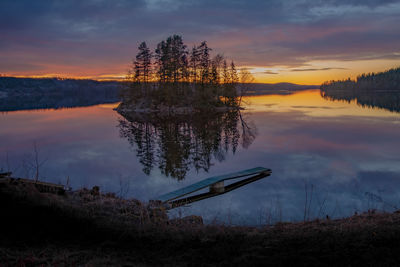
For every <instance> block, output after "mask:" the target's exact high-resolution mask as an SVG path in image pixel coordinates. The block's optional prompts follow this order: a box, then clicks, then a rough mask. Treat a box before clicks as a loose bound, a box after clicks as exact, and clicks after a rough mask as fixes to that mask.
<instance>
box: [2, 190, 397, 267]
mask: <svg viewBox="0 0 400 267" xmlns="http://www.w3.org/2000/svg"><path fill="white" fill-rule="evenodd" d="M0 207H1V211H2V216H1V220H2V221H3V227H1V228H0V234H1V239H0V266H39V265H41V266H55V265H57V266H71V265H75V266H81V265H83V266H85V265H86V266H106V265H107V266H122V265H128V266H148V265H152V266H160V265H164V266H168V265H171V266H187V265H203V266H214V265H227V266H232V265H242V266H243V265H246V266H250V265H296V266H298V265H308V266H310V265H315V266H316V265H318V266H321V265H322V266H324V265H325V266H327V265H346V266H354V265H375V266H381V265H396V264H397V263H398V262H399V261H400V246H399V245H398V244H399V241H400V213H399V212H395V213H376V212H374V211H370V212H367V213H363V214H360V215H354V216H352V217H349V218H344V219H340V220H329V219H326V220H314V221H310V222H301V223H278V224H276V225H274V226H266V227H264V228H253V227H229V226H218V225H203V224H202V221H201V218H199V217H196V216H192V217H188V218H185V219H183V220H177V219H175V220H168V218H167V217H166V214H165V211H163V210H162V208H154V207H152V208H149V206H148V205H145V204H143V203H141V202H139V201H137V200H124V199H120V198H117V197H115V196H114V195H112V194H101V193H100V192H99V191H98V190H97V189H96V188H94V189H92V190H87V189H82V190H80V191H77V192H74V193H73V194H70V195H65V196H57V195H52V194H43V193H39V192H37V190H35V188H32V187H27V186H21V185H15V186H9V185H2V186H0Z"/></svg>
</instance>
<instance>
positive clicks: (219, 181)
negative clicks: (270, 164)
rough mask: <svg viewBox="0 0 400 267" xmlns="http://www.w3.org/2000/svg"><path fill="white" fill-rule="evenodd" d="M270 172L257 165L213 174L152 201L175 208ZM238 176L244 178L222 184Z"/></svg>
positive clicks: (225, 191)
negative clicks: (206, 190) (203, 190)
mask: <svg viewBox="0 0 400 267" xmlns="http://www.w3.org/2000/svg"><path fill="white" fill-rule="evenodd" d="M271 173H272V171H271V170H270V169H267V168H264V167H257V168H253V169H248V170H244V171H240V172H235V173H230V174H225V175H221V176H213V177H210V178H207V179H204V180H202V181H200V182H197V183H194V184H192V185H189V186H186V187H184V188H181V189H178V190H175V191H172V192H170V193H167V194H164V195H161V196H159V197H157V198H155V199H154V200H153V201H159V202H161V203H163V204H164V205H165V206H166V207H167V208H176V207H179V206H182V205H186V204H189V203H192V202H196V201H199V200H202V199H206V198H210V197H214V196H217V195H221V194H225V193H227V192H229V191H232V190H235V189H237V188H239V187H242V186H244V185H246V184H249V183H252V182H255V181H257V180H259V179H262V178H265V177H267V176H270V175H271ZM238 178H244V179H241V180H240V181H237V182H234V183H232V184H229V185H227V186H225V185H224V181H227V180H232V179H238ZM207 187H208V188H209V191H208V192H206V193H202V194H197V195H192V196H188V197H185V198H183V197H184V196H187V195H189V194H192V193H194V192H197V191H199V190H201V189H204V188H207Z"/></svg>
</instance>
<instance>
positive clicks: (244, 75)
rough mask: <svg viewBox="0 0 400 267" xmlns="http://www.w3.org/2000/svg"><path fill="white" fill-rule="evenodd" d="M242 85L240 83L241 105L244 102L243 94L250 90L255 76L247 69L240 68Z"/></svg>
mask: <svg viewBox="0 0 400 267" xmlns="http://www.w3.org/2000/svg"><path fill="white" fill-rule="evenodd" d="M239 75H240V85H239V106H240V105H241V104H242V98H243V96H244V95H245V94H246V93H247V92H248V91H249V90H250V88H251V84H252V83H253V82H254V77H253V75H252V74H251V73H250V71H248V70H247V69H244V68H242V69H240V74H239Z"/></svg>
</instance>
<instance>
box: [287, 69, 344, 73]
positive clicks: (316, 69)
mask: <svg viewBox="0 0 400 267" xmlns="http://www.w3.org/2000/svg"><path fill="white" fill-rule="evenodd" d="M324 70H347V68H319V69H318V68H310V69H291V70H290V71H294V72H296V71H324Z"/></svg>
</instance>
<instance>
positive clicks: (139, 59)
mask: <svg viewBox="0 0 400 267" xmlns="http://www.w3.org/2000/svg"><path fill="white" fill-rule="evenodd" d="M138 50H139V52H138V54H137V55H136V57H135V59H134V60H133V63H132V67H131V69H130V71H129V74H128V77H127V78H128V87H127V88H126V90H125V91H124V103H123V104H126V105H128V106H129V105H131V106H132V105H133V106H136V107H139V108H157V107H158V106H160V105H161V106H169V107H171V106H190V107H198V108H200V107H201V108H207V107H218V106H230V107H234V106H239V105H240V101H241V96H242V95H243V93H244V92H245V91H246V89H247V87H246V86H244V87H241V88H239V87H238V84H239V83H242V84H243V83H249V82H252V81H253V80H252V76H251V74H250V73H249V72H248V71H247V70H241V71H240V72H238V71H237V69H236V66H235V64H234V62H233V61H230V62H228V61H227V60H226V59H225V58H224V56H222V55H220V54H217V55H215V56H213V57H212V56H211V51H212V49H211V48H209V47H208V45H207V42H206V41H204V42H202V43H201V44H200V45H195V46H193V47H192V48H191V49H190V50H189V49H188V48H187V46H186V45H185V44H184V43H183V40H182V37H181V36H179V35H173V36H170V37H168V38H167V39H166V40H164V41H161V42H160V43H159V44H158V45H157V47H156V49H155V50H154V52H151V51H150V49H149V48H148V47H147V44H146V43H145V42H142V43H141V44H140V45H139V47H138Z"/></svg>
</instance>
